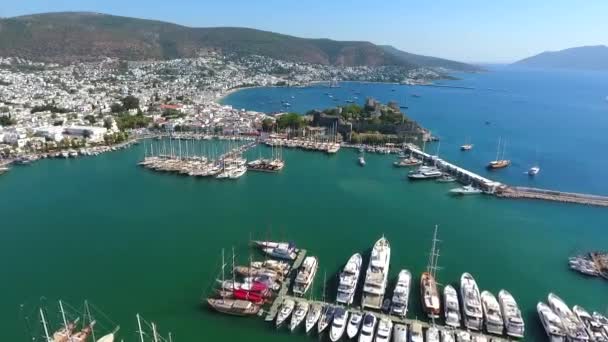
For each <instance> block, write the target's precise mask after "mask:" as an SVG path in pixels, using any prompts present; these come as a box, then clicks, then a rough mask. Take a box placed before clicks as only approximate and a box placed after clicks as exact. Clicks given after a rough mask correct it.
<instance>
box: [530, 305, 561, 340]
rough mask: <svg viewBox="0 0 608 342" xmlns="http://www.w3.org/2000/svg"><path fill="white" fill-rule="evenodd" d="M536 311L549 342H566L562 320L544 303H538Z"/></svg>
mask: <svg viewBox="0 0 608 342" xmlns="http://www.w3.org/2000/svg"><path fill="white" fill-rule="evenodd" d="M536 311H538V316H539V318H540V321H541V323H542V324H543V327H544V328H545V332H546V333H547V337H549V341H551V342H565V341H566V331H565V330H564V326H563V323H562V320H561V318H559V316H558V315H556V314H555V312H553V310H551V308H549V306H547V304H545V303H543V302H538V304H536Z"/></svg>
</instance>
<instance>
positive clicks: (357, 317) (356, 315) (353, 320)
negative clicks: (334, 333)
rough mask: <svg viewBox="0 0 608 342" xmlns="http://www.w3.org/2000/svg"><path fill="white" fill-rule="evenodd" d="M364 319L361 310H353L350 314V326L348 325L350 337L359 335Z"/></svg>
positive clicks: (347, 332) (347, 334)
mask: <svg viewBox="0 0 608 342" xmlns="http://www.w3.org/2000/svg"><path fill="white" fill-rule="evenodd" d="M362 319H363V314H361V313H360V312H353V313H351V314H350V319H349V320H348V326H347V327H346V336H348V338H350V339H353V338H355V336H357V334H358V333H359V329H360V328H361V321H362Z"/></svg>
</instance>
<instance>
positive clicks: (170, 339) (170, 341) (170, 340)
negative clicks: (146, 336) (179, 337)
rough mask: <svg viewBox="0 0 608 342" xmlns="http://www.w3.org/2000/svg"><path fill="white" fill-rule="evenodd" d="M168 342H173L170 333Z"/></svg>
mask: <svg viewBox="0 0 608 342" xmlns="http://www.w3.org/2000/svg"><path fill="white" fill-rule="evenodd" d="M169 342H173V335H171V332H169Z"/></svg>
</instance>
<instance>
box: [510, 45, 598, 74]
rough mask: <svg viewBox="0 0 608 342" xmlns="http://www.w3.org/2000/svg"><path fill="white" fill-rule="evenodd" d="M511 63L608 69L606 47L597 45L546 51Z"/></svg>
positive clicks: (544, 66)
mask: <svg viewBox="0 0 608 342" xmlns="http://www.w3.org/2000/svg"><path fill="white" fill-rule="evenodd" d="M512 65H516V66H526V67H534V68H554V69H580V70H608V47H607V46H604V45H597V46H582V47H574V48H570V49H565V50H560V51H547V52H543V53H541V54H538V55H535V56H532V57H528V58H525V59H522V60H520V61H517V62H515V63H513V64H512Z"/></svg>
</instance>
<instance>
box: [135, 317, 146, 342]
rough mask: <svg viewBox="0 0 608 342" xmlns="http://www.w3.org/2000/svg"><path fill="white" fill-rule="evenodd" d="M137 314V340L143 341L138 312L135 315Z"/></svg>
mask: <svg viewBox="0 0 608 342" xmlns="http://www.w3.org/2000/svg"><path fill="white" fill-rule="evenodd" d="M136 316H137V327H138V328H139V331H138V332H139V340H140V342H145V341H144V331H143V330H142V329H141V318H140V316H139V314H137V315H136Z"/></svg>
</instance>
